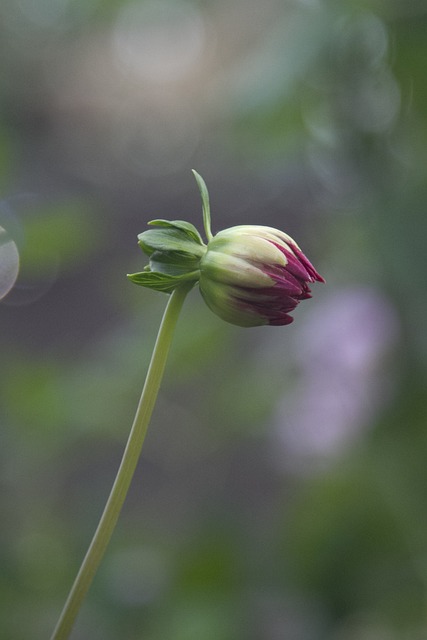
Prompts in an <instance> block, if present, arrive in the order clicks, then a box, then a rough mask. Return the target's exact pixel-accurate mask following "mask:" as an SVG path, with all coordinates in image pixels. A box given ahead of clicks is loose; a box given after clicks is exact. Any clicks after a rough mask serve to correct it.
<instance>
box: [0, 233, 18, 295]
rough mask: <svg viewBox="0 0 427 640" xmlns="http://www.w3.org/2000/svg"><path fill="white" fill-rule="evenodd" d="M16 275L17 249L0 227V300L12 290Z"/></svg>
mask: <svg viewBox="0 0 427 640" xmlns="http://www.w3.org/2000/svg"><path fill="white" fill-rule="evenodd" d="M18 273H19V252H18V248H17V246H16V244H15V242H14V241H13V240H12V238H11V237H10V236H9V234H8V233H7V231H6V229H3V227H0V300H1V299H2V298H4V297H5V296H6V295H7V294H8V293H9V291H10V290H11V289H12V287H13V285H14V284H15V282H16V278H17V277H18Z"/></svg>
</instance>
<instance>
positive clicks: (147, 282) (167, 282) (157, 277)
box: [127, 271, 199, 293]
mask: <svg viewBox="0 0 427 640" xmlns="http://www.w3.org/2000/svg"><path fill="white" fill-rule="evenodd" d="M127 277H128V278H129V280H130V281H131V282H133V283H134V284H138V285H140V286H141V287H147V288H148V289H154V290H155V291H162V292H163V293H172V291H173V290H174V289H176V288H177V287H179V286H180V285H182V284H184V283H186V282H191V280H193V281H194V284H196V282H197V281H198V279H199V272H198V271H195V272H190V273H185V274H183V275H180V276H173V275H168V274H166V273H160V272H158V271H142V272H141V273H129V274H128V276H127Z"/></svg>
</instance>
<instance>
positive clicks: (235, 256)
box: [199, 225, 324, 327]
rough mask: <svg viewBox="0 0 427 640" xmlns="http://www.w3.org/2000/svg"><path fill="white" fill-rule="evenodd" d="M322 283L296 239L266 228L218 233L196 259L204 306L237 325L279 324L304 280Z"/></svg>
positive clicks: (305, 290)
mask: <svg viewBox="0 0 427 640" xmlns="http://www.w3.org/2000/svg"><path fill="white" fill-rule="evenodd" d="M316 280H317V281H318V282H324V280H323V278H322V277H321V276H320V275H319V274H318V273H317V271H316V270H315V268H314V267H313V265H312V264H311V263H310V262H309V260H308V259H307V258H306V257H305V255H304V254H303V253H302V251H301V249H300V248H299V246H298V245H297V243H296V242H295V241H294V240H293V239H292V238H291V237H290V236H288V235H287V234H286V233H283V232H282V231H278V230H276V229H272V228H271V227H264V226H257V225H240V226H237V227H231V228H230V229H226V230H224V231H220V232H219V233H218V234H217V235H216V236H214V238H213V239H212V240H211V241H210V242H209V243H208V247H207V251H206V253H205V254H204V255H203V256H202V258H201V260H200V279H199V286H200V291H201V294H202V296H203V298H204V300H205V302H206V304H207V305H208V307H209V308H210V309H211V310H212V311H213V312H214V313H216V314H217V315H218V316H220V318H222V319H223V320H226V321H227V322H231V323H232V324H236V325H239V326H242V327H255V326H259V325H265V324H269V325H285V324H289V323H291V322H292V321H293V318H292V317H291V316H290V315H289V313H290V312H292V311H293V310H294V309H295V307H296V306H297V305H298V303H299V302H300V301H301V300H305V299H307V298H310V297H311V292H310V288H309V286H308V285H309V283H312V282H315V281H316Z"/></svg>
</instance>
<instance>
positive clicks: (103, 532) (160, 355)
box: [51, 284, 192, 640]
mask: <svg viewBox="0 0 427 640" xmlns="http://www.w3.org/2000/svg"><path fill="white" fill-rule="evenodd" d="M191 287H192V284H191V285H184V286H181V287H179V288H178V289H175V291H174V292H173V293H172V294H171V296H170V298H169V301H168V304H167V306H166V309H165V312H164V315H163V319H162V323H161V325H160V329H159V333H158V335H157V340H156V344H155V346H154V350H153V355H152V356H151V362H150V366H149V368H148V373H147V377H146V380H145V384H144V388H143V390H142V395H141V398H140V401H139V404H138V408H137V410H136V414H135V418H134V421H133V425H132V429H131V432H130V434H129V438H128V441H127V444H126V448H125V451H124V453H123V458H122V461H121V464H120V467H119V470H118V472H117V476H116V479H115V481H114V484H113V488H112V489H111V493H110V495H109V498H108V500H107V504H106V505H105V508H104V512H103V514H102V516H101V520H100V521H99V524H98V528H97V529H96V531H95V534H94V536H93V539H92V542H91V544H90V546H89V549H88V551H87V553H86V556H85V558H84V560H83V562H82V565H81V567H80V570H79V572H78V574H77V577H76V579H75V581H74V584H73V586H72V588H71V591H70V593H69V595H68V598H67V601H66V603H65V605H64V608H63V610H62V613H61V616H60V618H59V620H58V623H57V625H56V627H55V630H54V632H53V634H52V636H51V640H66V639H67V638H68V637H69V635H70V633H71V630H72V628H73V625H74V622H75V619H76V617H77V614H78V612H79V610H80V607H81V605H82V602H83V600H84V598H85V596H86V593H87V591H88V589H89V587H90V585H91V583H92V580H93V578H94V576H95V574H96V571H97V569H98V566H99V564H100V562H101V560H102V557H103V555H104V553H105V550H106V548H107V545H108V543H109V541H110V538H111V535H112V533H113V531H114V528H115V526H116V523H117V519H118V517H119V514H120V511H121V508H122V506H123V503H124V501H125V498H126V494H127V492H128V489H129V486H130V483H131V481H132V477H133V474H134V472H135V468H136V465H137V463H138V459H139V456H140V453H141V449H142V445H143V443H144V439H145V435H146V433H147V428H148V424H149V422H150V418H151V414H152V412H153V409H154V405H155V402H156V398H157V394H158V391H159V388H160V383H161V380H162V376H163V372H164V369H165V364H166V358H167V355H168V352H169V347H170V345H171V342H172V336H173V330H174V328H175V325H176V321H177V319H178V316H179V312H180V310H181V307H182V304H183V302H184V299H185V296H186V295H187V293H188V291H189V290H190V289H191Z"/></svg>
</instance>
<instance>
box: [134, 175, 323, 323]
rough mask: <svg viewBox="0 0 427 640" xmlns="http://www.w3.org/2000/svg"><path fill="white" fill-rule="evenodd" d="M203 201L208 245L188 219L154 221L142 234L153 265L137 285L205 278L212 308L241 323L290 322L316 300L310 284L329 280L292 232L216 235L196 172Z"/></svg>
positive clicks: (169, 287) (253, 229)
mask: <svg viewBox="0 0 427 640" xmlns="http://www.w3.org/2000/svg"><path fill="white" fill-rule="evenodd" d="M194 174H195V177H196V180H197V183H198V185H199V189H200V193H201V196H202V203H203V221H204V226H205V232H206V236H207V238H208V244H207V245H206V244H205V243H204V242H203V240H202V238H201V236H200V234H199V232H198V231H197V229H196V228H195V227H194V226H193V225H192V224H190V223H188V222H183V221H182V220H174V221H172V222H169V221H167V220H154V221H153V222H151V223H150V224H151V225H153V226H154V227H156V228H154V229H151V230H149V231H145V232H144V233H141V234H140V235H139V236H138V239H139V244H140V246H141V248H142V250H143V251H144V252H145V253H146V254H147V255H148V256H149V264H148V265H147V266H146V267H145V269H144V271H143V272H141V273H134V274H131V275H129V276H128V277H129V279H130V280H132V282H135V283H136V284H139V285H141V286H144V287H149V288H151V289H156V290H157V291H164V292H166V293H171V292H172V291H173V290H174V289H175V288H176V287H179V286H181V285H183V284H184V283H185V284H186V285H187V286H188V285H190V286H191V285H192V284H195V283H196V282H199V287H200V291H201V294H202V296H203V298H204V300H205V302H206V304H207V305H208V307H209V308H210V309H211V310H212V311H213V312H214V313H216V314H217V315H218V316H219V317H220V318H222V319H223V320H226V321H227V322H231V323H232V324H236V325H239V326H241V327H256V326H259V325H265V324H269V325H285V324H289V323H291V322H292V321H293V318H292V316H290V315H289V314H290V313H291V312H292V311H293V310H294V309H295V307H296V306H297V305H298V304H299V302H300V301H301V300H305V299H307V298H311V292H310V288H309V284H311V283H313V282H315V281H318V282H324V280H323V278H322V276H320V275H319V274H318V272H317V271H316V269H315V268H314V267H313V265H312V264H311V262H310V261H309V260H308V259H307V258H306V256H305V255H304V254H303V253H302V251H301V249H300V248H299V246H298V245H297V243H296V242H295V241H294V240H293V239H292V238H291V237H290V236H288V235H287V234H286V233H283V232H282V231H278V230H277V229H273V228H271V227H264V226H258V225H240V226H237V227H231V228H230V229H225V230H224V231H220V232H219V233H218V234H217V235H216V236H213V235H212V233H211V229H210V211H209V195H208V191H207V188H206V185H205V183H204V181H203V178H202V177H201V176H199V174H197V173H196V172H194Z"/></svg>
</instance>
